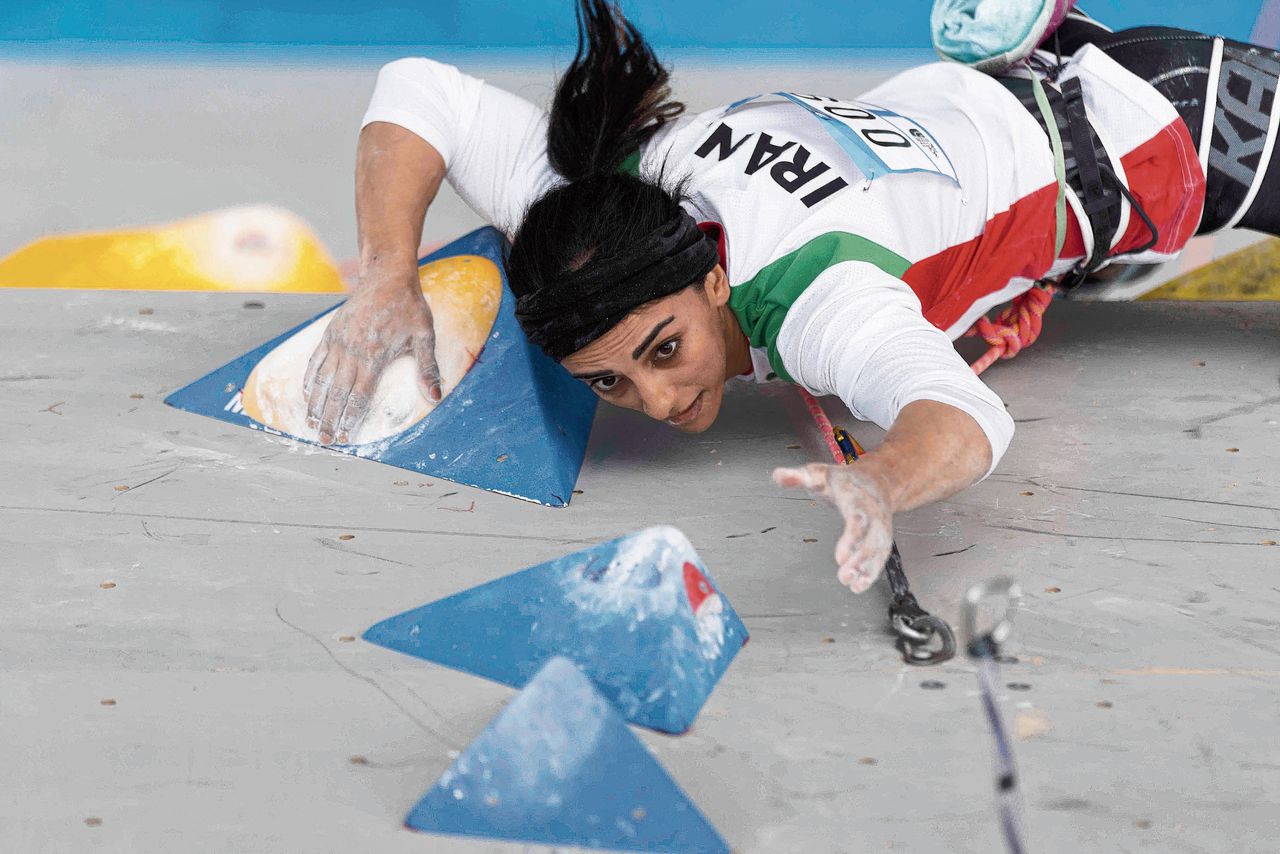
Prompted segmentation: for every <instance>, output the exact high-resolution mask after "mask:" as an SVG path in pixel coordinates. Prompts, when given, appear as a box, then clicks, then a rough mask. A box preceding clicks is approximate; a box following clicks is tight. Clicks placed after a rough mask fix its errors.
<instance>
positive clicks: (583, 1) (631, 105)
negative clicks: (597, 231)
mask: <svg viewBox="0 0 1280 854" xmlns="http://www.w3.org/2000/svg"><path fill="white" fill-rule="evenodd" d="M577 18H578V50H577V53H575V54H574V57H573V62H571V63H570V64H569V67H568V68H567V69H566V70H565V72H564V75H563V76H561V78H560V83H559V84H558V85H557V86H556V94H555V98H554V100H552V102H551V116H550V122H549V124H548V127H547V159H548V160H549V161H550V162H551V166H552V168H554V169H555V170H556V171H557V172H559V173H560V174H561V175H563V176H564V177H565V178H566V179H567V180H568V181H570V182H572V181H577V180H579V179H581V178H586V177H589V176H591V175H597V174H604V173H610V172H615V171H617V169H618V167H619V166H620V165H621V164H622V162H623V161H624V160H625V159H626V158H627V157H629V156H631V154H632V153H633V152H635V151H638V150H639V148H640V146H641V145H643V144H644V143H645V142H647V141H648V140H649V138H650V137H651V136H653V134H654V133H656V132H657V131H658V129H659V128H661V127H662V126H663V125H665V124H666V123H667V122H669V121H671V120H672V119H674V118H675V117H676V116H678V115H680V114H681V113H682V112H684V104H681V103H680V102H678V101H672V100H671V87H670V85H669V81H670V74H669V73H668V71H667V69H666V68H664V67H663V66H662V63H660V62H658V57H657V56H656V55H654V52H653V48H651V47H650V46H649V43H648V42H647V41H645V39H644V36H642V35H640V31H639V30H637V29H636V28H635V26H634V25H633V24H632V23H631V22H630V21H628V20H627V19H626V18H625V17H623V15H622V13H621V12H620V11H618V9H617V8H616V7H615V6H614V5H613V4H612V3H609V2H606V0H579V2H578V8H577Z"/></svg>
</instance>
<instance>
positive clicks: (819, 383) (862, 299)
mask: <svg viewBox="0 0 1280 854" xmlns="http://www.w3.org/2000/svg"><path fill="white" fill-rule="evenodd" d="M778 354H779V356H781V358H782V362H783V364H784V365H785V366H786V368H787V371H788V373H790V374H791V376H792V378H793V379H794V380H795V381H796V382H798V383H800V384H802V385H804V386H805V387H806V388H808V389H809V390H810V391H812V392H814V393H815V394H835V395H838V396H839V397H840V399H841V400H843V401H844V403H845V405H846V406H848V407H849V410H850V411H851V412H852V413H853V414H854V416H855V417H857V418H861V419H864V420H868V421H872V422H875V423H876V424H878V425H879V426H880V427H882V428H884V429H886V430H888V429H889V427H890V426H892V424H893V422H894V421H895V420H896V419H897V417H898V413H899V412H901V411H902V408H903V407H904V406H906V405H907V404H908V403H911V402H913V401H916V400H934V401H937V402H939V403H945V404H947V405H949V406H954V407H955V408H957V409H960V410H962V411H964V412H966V413H968V414H969V415H970V416H972V417H973V420H974V421H976V422H978V426H979V427H981V428H982V432H983V433H985V434H986V436H987V441H988V442H990V443H991V468H990V469H988V470H987V475H990V474H991V472H992V471H994V470H995V467H996V465H997V464H998V463H999V462H1000V459H1001V457H1003V456H1004V452H1005V450H1006V449H1008V447H1009V441H1010V440H1011V439H1012V438H1013V419H1012V418H1011V417H1010V416H1009V413H1008V412H1007V411H1006V410H1005V407H1004V403H1003V402H1002V401H1001V400H1000V398H999V397H998V396H997V395H996V393H995V392H993V391H992V390H991V389H990V388H988V387H987V386H986V385H985V384H984V383H983V382H982V381H981V380H980V379H978V377H977V376H976V375H975V374H974V373H973V370H972V369H971V368H970V367H969V366H968V365H967V364H965V362H964V360H963V359H962V358H960V354H958V353H957V352H956V350H955V347H954V345H953V344H952V343H951V340H950V339H949V338H948V337H947V335H946V333H945V332H943V331H942V330H940V329H938V328H937V327H935V326H934V325H933V324H931V323H929V321H927V320H925V318H924V314H923V313H922V311H921V307H920V301H919V299H918V298H917V297H916V295H915V293H914V292H913V291H912V290H911V288H910V287H909V286H908V285H907V284H906V283H905V282H903V281H901V280H900V279H897V278H895V277H893V276H890V275H889V274H888V273H885V272H884V271H882V270H881V269H880V268H878V267H876V266H875V265H873V264H869V263H867V262H865V261H846V262H844V263H841V264H837V265H835V266H833V267H830V268H828V269H826V270H824V271H823V272H822V273H821V274H820V275H819V276H818V278H817V279H815V280H814V281H813V283H812V284H811V285H810V286H809V287H808V288H806V289H805V292H804V293H803V294H801V295H800V297H799V298H798V299H797V300H796V301H795V303H794V304H793V305H792V306H791V308H790V310H789V311H788V312H787V317H786V320H785V321H783V324H782V328H781V329H780V330H779V333H778ZM985 476H986V475H984V477H985Z"/></svg>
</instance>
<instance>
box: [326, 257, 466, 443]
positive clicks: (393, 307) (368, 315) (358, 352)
mask: <svg viewBox="0 0 1280 854" xmlns="http://www.w3.org/2000/svg"><path fill="white" fill-rule="evenodd" d="M405 353H412V354H413V355H414V357H415V358H416V359H417V362H418V369H419V375H420V378H421V381H422V386H423V388H424V390H425V391H426V394H427V396H428V397H430V398H431V399H432V400H439V399H440V396H441V394H440V369H439V368H438V367H437V365H436V357H435V333H434V331H433V329H432V323H431V309H430V308H429V307H428V306H427V301H426V299H425V298H424V297H423V296H422V290H421V286H420V284H419V281H418V271H417V268H416V267H414V268H413V269H411V270H409V271H405V272H402V273H398V274H395V275H391V276H382V277H379V278H376V279H371V278H365V277H362V279H361V282H360V284H359V285H358V286H357V287H356V289H355V291H354V292H353V293H352V295H351V298H350V299H348V300H347V302H346V303H345V304H344V305H343V306H342V307H341V308H339V309H338V310H337V311H336V312H335V313H334V316H333V321H332V322H331V323H330V324H329V328H328V329H327V330H325V334H324V338H323V339H322V340H321V341H320V344H319V346H317V347H316V351H315V352H314V353H313V354H312V355H311V361H310V362H309V363H308V364H307V375H306V379H305V380H304V381H303V391H304V393H305V394H306V396H307V419H308V424H309V425H310V426H312V427H316V428H317V429H318V430H319V432H320V441H321V443H323V444H326V445H328V444H331V443H332V442H333V441H334V440H335V439H336V440H337V441H338V442H347V441H349V438H350V437H351V436H352V435H354V434H355V432H356V430H357V428H359V426H360V423H361V422H362V421H363V420H364V417H365V415H366V414H368V411H369V402H370V401H371V400H372V398H373V392H374V390H375V389H376V388H377V385H378V379H379V378H380V377H381V376H382V371H383V369H385V368H386V366H387V365H388V364H390V362H391V361H392V360H393V359H395V358H396V357H398V356H401V355H403V354H405Z"/></svg>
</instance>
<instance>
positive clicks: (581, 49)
mask: <svg viewBox="0 0 1280 854" xmlns="http://www.w3.org/2000/svg"><path fill="white" fill-rule="evenodd" d="M577 21H578V50H577V53H576V54H575V55H574V58H573V62H572V63H570V65H569V67H568V69H566V71H565V72H564V75H563V76H562V77H561V78H560V82H559V84H558V85H557V87H556V93H555V97H554V99H553V101H552V104H551V113H550V116H549V118H548V127H547V159H548V161H549V162H550V164H551V166H552V168H554V169H555V170H556V171H557V172H558V173H559V174H560V175H561V176H562V177H563V178H564V179H565V181H564V183H562V184H560V185H558V186H556V187H554V188H552V189H551V190H550V191H548V192H547V193H546V194H545V195H543V196H542V197H541V198H539V199H538V200H537V201H536V202H534V203H533V204H532V205H531V206H530V207H529V209H528V211H527V212H526V213H525V216H524V220H523V222H522V223H521V224H520V226H519V228H518V229H517V230H516V233H515V236H514V239H513V241H512V246H511V251H510V253H509V254H508V258H507V275H508V280H509V282H510V284H511V288H512V291H513V292H514V293H515V294H516V296H517V297H523V296H526V295H529V294H533V293H535V292H538V291H541V290H542V289H543V288H546V287H551V288H554V287H555V286H556V280H557V279H559V278H560V277H562V276H563V275H565V274H566V273H570V272H574V271H577V270H580V269H581V268H582V267H584V266H585V265H587V264H588V263H591V262H593V261H597V262H599V261H608V260H612V259H616V258H619V257H625V256H627V255H628V254H630V253H633V252H634V251H635V247H636V245H637V244H638V243H639V242H640V241H642V240H643V238H644V237H645V236H647V235H649V234H651V233H652V232H654V231H655V230H656V229H660V228H662V227H663V226H664V224H667V223H670V222H672V221H673V220H674V219H676V218H678V217H680V216H681V215H682V214H681V207H680V202H681V200H682V198H683V196H684V184H683V183H680V184H677V185H675V186H670V187H664V186H663V179H662V178H659V179H658V180H656V181H653V180H646V179H642V178H640V177H637V176H636V175H634V174H626V173H625V172H623V171H620V167H622V166H623V164H624V162H625V161H629V160H630V159H631V158H633V157H634V156H635V155H638V153H639V150H640V147H641V146H642V145H643V144H644V143H645V142H647V141H648V140H649V139H650V138H651V137H652V136H653V135H654V134H655V133H656V132H657V131H658V130H659V129H661V128H662V127H663V126H664V125H666V124H667V123H668V122H670V121H672V120H673V119H675V118H676V117H677V116H679V115H680V114H681V113H682V112H683V111H684V105H683V104H681V103H679V102H677V101H673V100H672V99H671V88H670V85H669V79H670V74H669V72H668V71H667V69H666V68H664V67H663V66H662V64H661V63H660V62H659V61H658V58H657V56H656V55H655V54H654V52H653V49H652V48H651V47H650V45H649V44H648V42H646V41H645V39H644V37H643V36H642V35H641V34H640V32H639V31H638V30H637V29H636V28H635V26H634V25H633V24H632V23H631V22H630V21H628V20H627V19H626V18H625V17H624V16H623V15H622V13H621V12H620V11H618V9H617V8H616V7H615V6H614V5H613V4H612V3H609V2H606V0H578V5H577ZM698 281H699V282H701V279H699V280H698ZM638 305H639V303H637V307H638ZM618 319H620V318H618ZM522 322H524V321H523V320H522ZM528 331H530V330H529V329H528V328H527V327H526V332H528ZM531 337H532V336H531ZM544 349H546V348H544Z"/></svg>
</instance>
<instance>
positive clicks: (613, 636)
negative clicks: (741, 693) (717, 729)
mask: <svg viewBox="0 0 1280 854" xmlns="http://www.w3.org/2000/svg"><path fill="white" fill-rule="evenodd" d="M364 638H365V640H368V641H371V642H373V643H376V644H380V645H381V646H385V647H387V648H389V649H394V650H397V651H399V652H403V653H407V654H409V655H413V656H417V657H418V658H424V659H426V660H427V661H433V662H436V663H437V664H443V665H445V666H446V667H452V668H455V669H457V670H461V671H463V672H466V673H473V674H475V675H477V676H483V677H485V678H487V679H492V680H494V681H496V682H502V683H504V684H507V685H511V686H513V687H515V688H520V687H523V686H524V685H525V684H526V683H527V682H528V681H529V679H530V678H532V677H533V674H534V673H536V672H537V670H538V669H539V668H540V667H541V666H542V665H543V664H544V663H545V662H546V661H547V660H548V659H550V658H552V657H554V656H557V655H562V656H565V657H567V658H569V659H571V660H572V661H574V662H575V663H576V664H577V665H578V666H579V667H581V668H582V670H583V672H585V673H586V674H587V675H588V676H589V677H590V678H591V680H592V681H593V682H595V684H596V687H597V688H599V689H600V692H601V693H602V694H604V696H605V697H607V698H608V699H609V700H611V701H612V702H613V703H614V705H616V706H617V708H618V710H619V711H620V712H621V713H622V715H623V716H624V717H625V718H626V719H627V720H629V721H630V722H632V723H634V724H639V725H641V726H647V727H651V728H653V729H657V730H661V731H663V732H671V733H679V732H684V731H685V730H687V729H689V727H691V726H692V725H693V721H694V719H695V718H696V717H697V716H698V711H699V710H700V709H701V708H702V706H703V704H704V703H705V702H706V700H707V697H709V696H710V695H711V691H712V690H713V689H714V688H715V685H716V682H717V681H719V679H720V677H721V676H722V675H723V674H724V672H725V670H727V669H728V667H729V663H730V662H731V661H733V657H734V656H735V655H736V654H737V652H738V650H739V649H741V647H742V645H743V644H744V643H746V642H747V629H746V627H745V626H744V625H743V624H742V621H741V620H740V619H738V615H737V614H736V613H734V610H733V608H732V607H731V606H730V605H729V602H728V600H727V599H725V598H724V597H723V596H722V595H721V594H720V592H719V590H718V589H717V588H716V587H715V585H714V583H713V582H712V581H711V577H710V576H709V575H708V574H707V571H706V567H705V566H704V565H703V563H702V561H701V560H700V559H699V558H698V555H697V553H696V552H695V551H694V550H693V546H692V545H690V544H689V541H688V540H687V539H686V538H685V536H684V534H682V533H680V532H679V531H678V530H676V529H675V528H671V527H656V528H649V529H646V530H644V531H641V532H639V533H637V534H632V535H631V536H628V537H623V538H622V539H619V540H614V541H612V542H608V543H604V544H602V545H598V546H594V547H592V548H590V549H587V550H585V551H581V552H575V553H573V554H570V555H566V556H565V557H562V558H558V559H556V560H553V561H550V562H548V563H543V564H539V565H538V566H535V567H532V568H530V569H526V570H524V571H522V572H517V573H515V574H514V575H508V576H506V577H505V578H499V579H497V580H496V581H491V582H489V583H488V584H483V585H481V586H479V587H474V588H472V589H470V590H466V591H463V592H462V593H458V594H456V595H454V596H450V597H449V598H447V599H442V600H440V601H439V602H433V603H432V604H429V605H424V606H423V607H421V608H416V609H414V610H412V611H408V612H406V613H404V614H400V615H399V616H396V617H392V618H391V619H388V620H384V621H383V622H381V623H378V624H377V625H375V626H374V627H373V628H371V629H369V630H368V631H367V632H365V634H364Z"/></svg>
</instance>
